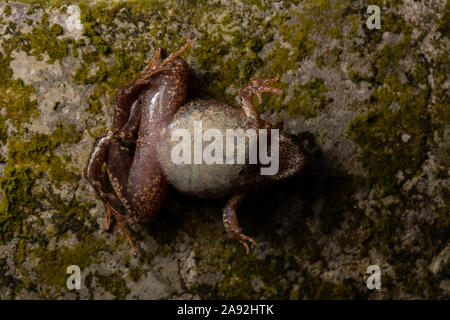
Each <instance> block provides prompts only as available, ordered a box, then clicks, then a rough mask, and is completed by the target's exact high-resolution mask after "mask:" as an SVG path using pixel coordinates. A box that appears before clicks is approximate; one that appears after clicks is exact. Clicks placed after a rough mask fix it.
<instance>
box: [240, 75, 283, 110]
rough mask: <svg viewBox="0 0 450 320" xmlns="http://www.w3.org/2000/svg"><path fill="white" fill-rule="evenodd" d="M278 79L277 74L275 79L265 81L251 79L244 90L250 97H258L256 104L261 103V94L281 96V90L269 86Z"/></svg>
mask: <svg viewBox="0 0 450 320" xmlns="http://www.w3.org/2000/svg"><path fill="white" fill-rule="evenodd" d="M279 79H280V75H279V74H278V75H277V76H276V77H275V78H272V79H265V80H255V79H253V78H250V82H249V83H248V85H247V87H246V88H245V89H244V90H246V93H247V94H248V95H250V96H253V95H256V96H257V97H258V102H259V103H262V93H263V92H271V93H275V94H277V95H281V94H282V93H283V91H281V89H278V88H274V87H271V86H270V84H271V83H273V82H277V81H278V80H279Z"/></svg>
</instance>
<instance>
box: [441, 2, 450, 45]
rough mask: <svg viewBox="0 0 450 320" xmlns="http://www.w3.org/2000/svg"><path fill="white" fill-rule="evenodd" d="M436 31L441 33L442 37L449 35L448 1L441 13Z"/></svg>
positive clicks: (449, 11) (449, 7)
mask: <svg viewBox="0 0 450 320" xmlns="http://www.w3.org/2000/svg"><path fill="white" fill-rule="evenodd" d="M438 31H439V32H440V33H442V35H443V36H444V37H447V38H448V37H449V34H450V3H449V2H448V1H447V4H446V5H445V9H444V12H443V14H442V18H441V21H440V23H439V28H438Z"/></svg>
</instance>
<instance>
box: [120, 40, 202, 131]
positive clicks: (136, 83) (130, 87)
mask: <svg viewBox="0 0 450 320" xmlns="http://www.w3.org/2000/svg"><path fill="white" fill-rule="evenodd" d="M194 38H195V35H194V34H191V37H190V39H189V40H188V41H187V42H186V44H185V45H184V46H183V47H182V48H181V49H180V50H178V51H176V52H174V53H172V54H171V55H169V56H168V57H167V58H166V59H164V60H163V61H162V62H161V63H160V64H158V60H159V58H160V56H161V48H158V49H157V50H156V54H155V56H154V57H153V59H152V60H151V62H150V64H149V65H148V66H147V67H146V68H145V69H144V71H142V73H141V74H140V75H139V76H138V77H137V78H136V79H134V80H133V81H131V82H130V83H128V84H126V85H125V86H123V87H122V88H120V89H116V93H115V97H116V108H115V115H114V129H115V130H116V131H117V132H119V131H123V128H124V127H125V126H126V124H127V122H129V119H131V118H132V111H133V105H134V103H135V102H136V100H137V99H138V97H139V95H140V94H141V92H142V89H144V88H145V86H146V85H147V84H148V83H149V82H150V79H151V78H152V77H153V76H154V75H155V74H157V73H159V72H161V71H165V70H170V67H166V66H165V65H167V64H169V63H170V62H172V61H173V60H175V58H177V57H178V56H179V55H180V54H182V53H183V52H184V51H186V49H187V48H189V46H190V45H191V43H192V41H193V40H194ZM125 131H126V130H125ZM127 132H129V131H127ZM122 134H123V132H121V135H122Z"/></svg>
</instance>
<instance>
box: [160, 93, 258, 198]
mask: <svg viewBox="0 0 450 320" xmlns="http://www.w3.org/2000/svg"><path fill="white" fill-rule="evenodd" d="M195 125H197V129H196V130H195V129H194V127H195ZM200 125H201V136H200V135H199V134H198V133H199V132H200V127H199V126H200ZM250 128H254V127H253V126H252V124H251V122H249V121H248V120H247V118H246V116H245V115H244V113H243V112H242V110H241V109H238V108H234V107H231V106H228V105H226V104H221V103H218V102H215V101H210V100H195V101H192V102H190V103H188V104H186V105H185V106H183V107H181V108H180V109H179V110H178V112H177V113H176V114H175V116H174V118H173V120H172V122H171V123H170V124H169V126H168V127H167V128H166V129H165V132H164V133H163V134H162V139H161V141H160V143H159V145H158V148H157V149H158V152H157V153H158V157H159V162H160V164H161V168H162V170H163V172H164V176H165V177H166V179H167V181H168V182H169V183H170V184H171V185H172V186H174V187H175V189H177V190H179V191H180V192H182V193H185V194H189V195H193V196H197V197H203V198H214V197H223V196H228V195H231V194H234V193H236V192H238V191H239V190H240V189H243V188H246V186H247V185H248V184H249V182H250V181H248V178H247V177H246V176H247V175H248V174H249V173H250V172H252V171H254V170H257V168H256V165H249V164H248V148H246V151H245V153H246V156H245V163H244V164H236V163H235V162H236V158H237V156H236V157H234V153H233V156H232V158H233V160H234V161H233V162H234V164H226V163H227V152H226V130H227V129H242V130H244V131H246V130H247V129H250ZM177 129H184V130H187V131H184V132H188V133H189V135H188V136H187V137H188V138H187V139H186V137H182V138H179V139H178V138H177V139H174V140H175V141H172V137H176V136H177V134H176V133H177V131H176V130H177ZM208 129H216V131H215V133H214V136H216V134H217V133H219V131H220V134H221V136H222V138H223V139H222V143H221V149H222V155H223V157H222V161H221V162H222V164H220V163H212V164H207V163H205V160H204V158H203V150H204V149H205V148H206V147H207V146H208V145H210V143H211V142H212V141H215V138H212V139H211V141H203V142H202V149H201V151H200V152H198V150H199V149H197V150H196V149H195V148H194V142H195V143H196V144H197V145H198V143H199V138H200V140H201V139H202V138H201V137H203V134H204V133H205V131H207V130H208ZM254 129H255V130H257V128H254ZM217 130H218V131H217ZM178 132H179V131H178ZM196 133H197V134H196ZM185 139H186V140H188V141H185ZM219 140H220V139H219ZM184 142H188V143H187V145H188V146H190V151H191V152H190V153H191V154H190V157H189V161H185V162H184V163H181V164H176V163H175V162H177V161H176V160H175V161H174V159H173V157H172V153H173V151H174V152H175V156H179V155H180V152H178V151H179V150H180V148H179V146H180V144H181V143H184ZM219 143H220V141H219ZM233 144H234V145H235V143H234V140H233ZM177 145H178V147H176V146H177ZM174 147H176V148H178V149H173V148H174ZM247 147H248V145H247ZM196 151H197V155H196V154H195V152H196ZM235 151H236V150H235ZM205 154H210V152H206V153H205ZM219 154H220V153H219ZM181 155H184V154H181ZM213 155H214V156H215V152H213ZM195 157H197V160H200V161H201V163H200V164H198V163H197V164H195V163H194V162H196V161H195ZM228 157H230V155H228ZM186 159H187V158H186ZM228 160H230V159H228ZM186 162H187V163H186ZM197 162H198V161H197Z"/></svg>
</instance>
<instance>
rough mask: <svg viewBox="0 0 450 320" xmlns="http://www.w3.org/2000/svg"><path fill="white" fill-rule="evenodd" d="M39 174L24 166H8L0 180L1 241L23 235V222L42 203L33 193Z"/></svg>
mask: <svg viewBox="0 0 450 320" xmlns="http://www.w3.org/2000/svg"><path fill="white" fill-rule="evenodd" d="M38 176H39V175H38V174H37V173H36V172H34V171H33V170H31V169H30V168H27V167H23V166H7V167H6V168H5V171H4V173H3V176H2V177H1V178H0V187H1V192H2V202H1V203H0V230H1V232H0V240H1V243H5V242H8V241H9V240H11V238H12V237H13V235H14V234H17V235H23V233H24V230H23V226H24V225H23V221H24V220H25V219H26V218H27V217H28V216H30V215H32V214H33V213H34V212H35V211H36V210H37V209H38V208H39V207H40V203H39V201H38V200H37V198H36V197H35V196H34V195H33V193H32V188H33V186H34V184H35V180H36V179H37V178H38Z"/></svg>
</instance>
